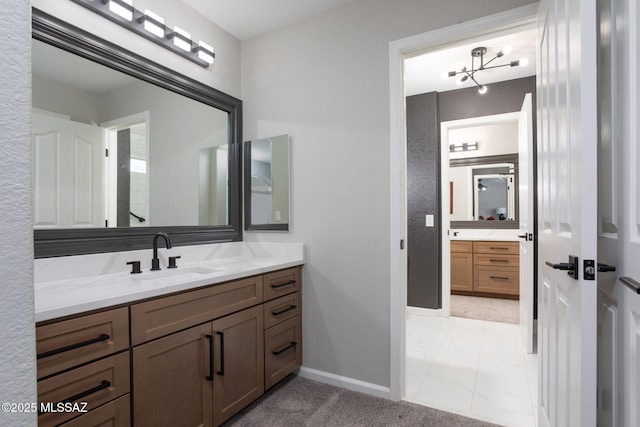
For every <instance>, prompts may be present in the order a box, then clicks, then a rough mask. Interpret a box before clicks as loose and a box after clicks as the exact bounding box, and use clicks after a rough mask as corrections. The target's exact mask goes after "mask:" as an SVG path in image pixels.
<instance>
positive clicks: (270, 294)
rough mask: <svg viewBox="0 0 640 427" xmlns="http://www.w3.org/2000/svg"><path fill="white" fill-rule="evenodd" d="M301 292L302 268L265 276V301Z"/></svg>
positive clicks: (288, 269) (275, 272)
mask: <svg viewBox="0 0 640 427" xmlns="http://www.w3.org/2000/svg"><path fill="white" fill-rule="evenodd" d="M299 290H300V267H293V268H287V269H286V270H279V271H274V272H271V273H266V274H265V275H264V300H265V301H269V300H271V299H274V298H278V297H280V296H283V295H286V294H290V293H292V292H296V291H299Z"/></svg>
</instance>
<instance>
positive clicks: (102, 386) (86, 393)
mask: <svg viewBox="0 0 640 427" xmlns="http://www.w3.org/2000/svg"><path fill="white" fill-rule="evenodd" d="M109 387H111V382H109V381H107V380H102V382H101V383H100V385H98V386H95V387H92V388H90V389H89V390H85V391H81V392H80V393H78V394H74V395H73V396H70V397H67V398H66V399H62V400H61V401H60V403H71V402H75V401H77V400H80V399H82V398H83V397H87V396H89V395H91V394H93V393H97V392H99V391H100V390H104V389H107V388H109ZM42 414H43V413H42V412H40V411H38V416H40V415H42Z"/></svg>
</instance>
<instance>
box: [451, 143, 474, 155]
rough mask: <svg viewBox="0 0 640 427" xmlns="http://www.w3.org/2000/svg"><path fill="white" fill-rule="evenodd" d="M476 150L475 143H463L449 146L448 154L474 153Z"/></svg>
mask: <svg viewBox="0 0 640 427" xmlns="http://www.w3.org/2000/svg"><path fill="white" fill-rule="evenodd" d="M477 149H478V143H477V142H463V143H460V144H450V145H449V152H451V153H454V152H458V151H475V150H477Z"/></svg>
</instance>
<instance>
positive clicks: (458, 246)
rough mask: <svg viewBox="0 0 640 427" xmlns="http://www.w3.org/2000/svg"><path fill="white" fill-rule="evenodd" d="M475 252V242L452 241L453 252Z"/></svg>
mask: <svg viewBox="0 0 640 427" xmlns="http://www.w3.org/2000/svg"><path fill="white" fill-rule="evenodd" d="M471 251H473V242H470V241H468V240H452V241H451V252H471Z"/></svg>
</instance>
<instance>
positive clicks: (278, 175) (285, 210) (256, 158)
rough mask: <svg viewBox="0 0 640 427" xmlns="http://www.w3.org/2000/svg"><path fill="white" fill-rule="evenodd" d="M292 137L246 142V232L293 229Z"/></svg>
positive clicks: (276, 137)
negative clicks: (290, 159)
mask: <svg viewBox="0 0 640 427" xmlns="http://www.w3.org/2000/svg"><path fill="white" fill-rule="evenodd" d="M289 145H290V142H289V135H278V136H272V137H269V138H262V139H256V140H253V141H247V142H245V146H244V198H245V203H244V210H245V218H244V226H245V229H246V230H288V229H289V176H290V173H289V164H290V163H289Z"/></svg>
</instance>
